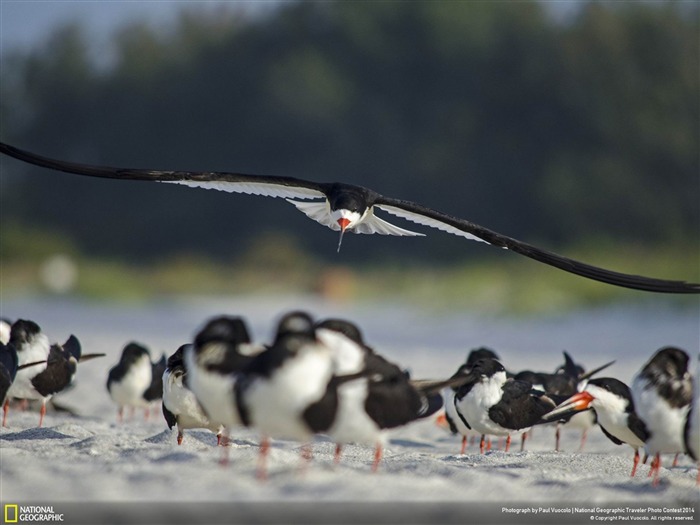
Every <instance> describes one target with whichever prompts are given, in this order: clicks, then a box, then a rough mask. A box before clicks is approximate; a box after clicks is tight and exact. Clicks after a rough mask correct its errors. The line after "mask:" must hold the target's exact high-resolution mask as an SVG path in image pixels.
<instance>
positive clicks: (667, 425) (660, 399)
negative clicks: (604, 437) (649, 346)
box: [632, 346, 693, 485]
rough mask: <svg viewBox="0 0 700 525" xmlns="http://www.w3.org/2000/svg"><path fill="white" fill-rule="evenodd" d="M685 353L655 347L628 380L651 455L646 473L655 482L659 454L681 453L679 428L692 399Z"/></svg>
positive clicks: (682, 425)
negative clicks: (644, 426)
mask: <svg viewBox="0 0 700 525" xmlns="http://www.w3.org/2000/svg"><path fill="white" fill-rule="evenodd" d="M688 360H689V358H688V354H686V353H685V352H684V351H683V350H681V349H680V348H676V347H672V346H667V347H664V348H662V349H660V350H658V351H657V352H656V353H655V354H654V356H653V357H652V358H651V359H650V360H649V361H648V362H647V363H646V364H645V365H644V367H643V368H642V369H641V370H640V371H639V372H638V373H637V375H636V376H635V377H634V379H633V381H632V399H633V400H634V406H635V409H636V410H637V414H639V417H640V418H641V419H642V421H644V423H645V424H646V427H647V430H648V432H649V436H648V437H647V440H646V444H645V448H646V451H647V453H649V454H650V455H654V460H653V461H652V464H651V470H650V471H649V475H650V476H652V475H653V476H654V485H656V484H658V482H659V469H660V468H661V454H679V453H682V452H685V446H684V443H683V430H684V427H685V421H686V418H687V417H688V412H689V410H690V402H691V399H692V388H693V387H692V378H691V376H690V373H689V372H688Z"/></svg>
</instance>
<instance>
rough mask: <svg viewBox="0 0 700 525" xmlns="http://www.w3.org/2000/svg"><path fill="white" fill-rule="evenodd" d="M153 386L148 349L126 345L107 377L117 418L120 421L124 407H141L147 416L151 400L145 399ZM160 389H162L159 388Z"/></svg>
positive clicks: (131, 344) (137, 345) (151, 364)
mask: <svg viewBox="0 0 700 525" xmlns="http://www.w3.org/2000/svg"><path fill="white" fill-rule="evenodd" d="M152 384H153V363H151V354H150V353H149V352H148V349H147V348H146V347H144V346H142V345H140V344H138V343H135V342H131V343H128V344H127V345H126V346H125V347H124V349H123V350H122V355H121V357H120V359H119V363H117V364H116V365H115V366H113V367H112V368H111V369H110V371H109V375H108V376H107V390H108V391H109V395H110V396H111V398H112V400H113V401H114V402H115V403H116V404H117V406H118V407H119V408H118V412H117V417H118V420H119V421H122V419H123V414H124V407H129V408H131V409H132V414H133V409H134V408H135V407H143V408H144V409H145V410H146V411H147V412H146V414H148V410H149V405H150V402H151V400H147V399H146V397H145V394H146V391H147V390H149V388H150V387H151V385H152ZM161 388H162V387H161Z"/></svg>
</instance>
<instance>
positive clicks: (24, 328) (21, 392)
mask: <svg viewBox="0 0 700 525" xmlns="http://www.w3.org/2000/svg"><path fill="white" fill-rule="evenodd" d="M8 345H12V346H13V347H14V348H15V350H16V351H17V362H18V365H19V366H21V365H24V364H26V363H35V362H41V361H43V362H44V364H40V365H36V366H33V367H29V368H25V369H24V370H19V371H17V374H16V376H15V379H14V381H13V382H12V385H11V386H10V389H9V391H8V392H7V398H6V399H5V405H4V406H3V410H4V414H3V425H4V424H5V422H6V420H7V412H8V410H9V400H10V399H11V398H18V399H26V400H32V399H38V400H41V415H40V416H39V426H41V424H42V423H43V420H44V414H45V412H46V401H47V400H48V398H49V397H51V396H50V395H49V396H48V397H46V398H45V397H44V396H43V395H42V394H40V393H39V392H37V390H36V388H34V385H33V384H32V380H33V379H34V377H35V376H36V375H37V374H40V373H41V372H43V371H44V370H45V369H46V361H47V360H48V358H49V352H50V350H51V344H50V343H49V338H48V337H47V336H46V334H44V333H43V332H42V331H41V328H39V325H38V324H36V323H35V322H34V321H29V320H25V319H18V320H17V321H15V322H14V323H13V324H12V328H11V329H10V340H9V342H8Z"/></svg>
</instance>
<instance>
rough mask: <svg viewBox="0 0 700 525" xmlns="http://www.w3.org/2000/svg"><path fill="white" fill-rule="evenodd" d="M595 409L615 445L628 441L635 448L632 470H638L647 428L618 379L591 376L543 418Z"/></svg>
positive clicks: (626, 388)
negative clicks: (575, 392) (584, 384)
mask: <svg viewBox="0 0 700 525" xmlns="http://www.w3.org/2000/svg"><path fill="white" fill-rule="evenodd" d="M591 410H592V411H594V412H595V413H596V416H597V421H598V425H600V428H601V430H602V431H603V433H604V434H605V435H606V436H607V437H608V438H609V439H610V441H612V442H613V443H615V444H616V445H622V444H623V443H626V444H628V445H629V446H630V447H632V448H633V449H634V464H633V467H632V474H631V476H634V475H635V473H636V472H637V465H638V464H639V449H640V448H643V447H644V443H645V442H646V440H647V438H648V436H649V432H648V431H647V427H646V425H645V424H644V421H642V420H641V419H640V418H639V416H638V415H637V412H636V411H635V409H634V401H632V393H631V391H630V389H629V387H628V386H627V385H626V384H624V383H623V382H622V381H620V380H619V379H615V378H613V377H600V378H596V379H591V380H590V381H588V384H587V385H586V386H585V388H584V389H583V390H582V391H581V392H578V393H577V394H574V395H573V396H571V397H570V398H569V399H567V400H566V401H564V402H563V403H561V404H560V405H559V406H558V407H557V408H556V409H554V410H553V411H552V412H549V413H548V414H546V415H545V416H544V419H547V420H552V419H556V418H560V417H563V416H567V415H568V414H571V413H576V412H579V411H591Z"/></svg>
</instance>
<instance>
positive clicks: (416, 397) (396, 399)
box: [316, 319, 461, 471]
mask: <svg viewBox="0 0 700 525" xmlns="http://www.w3.org/2000/svg"><path fill="white" fill-rule="evenodd" d="M316 337H317V339H318V340H319V341H321V342H322V343H323V344H325V345H326V346H327V347H329V348H330V349H331V350H332V359H333V362H334V369H333V370H334V372H333V373H334V376H333V378H332V379H331V383H330V384H329V386H328V389H327V395H334V396H336V397H337V403H335V404H334V405H331V403H327V404H326V406H327V407H329V408H330V407H331V406H332V408H334V409H335V413H334V414H329V417H332V423H331V425H330V426H329V427H328V429H327V430H325V431H324V433H325V434H328V435H329V436H330V437H331V438H332V439H333V440H334V441H335V443H336V455H335V460H336V462H338V461H339V459H340V453H341V449H342V445H343V444H347V443H358V444H366V445H371V446H374V447H375V454H374V462H373V464H372V470H373V471H376V470H377V468H378V466H379V462H380V461H381V457H382V451H383V448H384V446H385V444H386V431H387V430H389V429H392V428H397V427H400V426H403V425H406V424H408V423H411V422H413V421H416V420H418V419H421V418H424V417H428V416H430V415H432V414H434V413H435V412H436V411H437V410H439V409H440V408H441V407H442V404H443V400H442V396H441V395H440V390H441V389H443V388H444V387H446V386H447V385H451V384H454V383H455V381H454V380H452V381H450V380H447V381H427V380H426V381H420V380H412V379H410V377H409V375H408V374H407V373H406V372H404V371H403V370H402V369H401V368H400V367H399V366H397V365H395V364H393V363H391V362H389V361H387V360H386V359H385V358H384V357H382V356H380V355H378V354H377V353H376V352H374V350H373V349H372V348H370V347H369V346H367V344H366V343H365V341H364V338H363V335H362V332H361V331H360V329H359V327H358V326H357V325H355V324H354V323H351V322H350V321H347V320H344V319H327V320H325V321H321V322H319V323H317V324H316ZM459 382H460V384H461V380H459ZM331 389H335V392H333V393H331V392H330V391H331Z"/></svg>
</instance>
